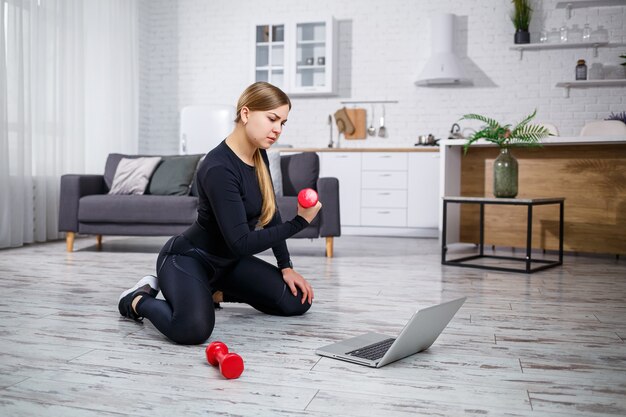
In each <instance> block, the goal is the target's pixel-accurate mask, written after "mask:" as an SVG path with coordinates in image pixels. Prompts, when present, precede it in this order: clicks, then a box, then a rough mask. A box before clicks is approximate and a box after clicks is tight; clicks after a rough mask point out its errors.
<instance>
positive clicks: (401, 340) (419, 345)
mask: <svg viewBox="0 0 626 417" xmlns="http://www.w3.org/2000/svg"><path fill="white" fill-rule="evenodd" d="M466 298H467V297H463V298H458V299H456V300H452V301H448V302H445V303H442V304H438V305H435V306H432V307H427V308H424V309H421V310H419V311H417V312H416V313H415V314H413V317H411V320H409V322H408V323H407V324H406V326H404V329H402V331H401V332H400V335H398V337H397V338H393V337H390V336H387V335H384V334H380V333H366V334H364V335H361V336H357V337H353V338H351V339H348V340H344V341H342V342H337V343H333V344H330V345H328V346H324V347H321V348H319V349H317V350H316V351H315V353H317V354H318V355H321V356H327V357H329V358H335V359H341V360H344V361H348V362H354V363H358V364H360V365H365V366H370V367H372V368H380V367H381V366H385V365H387V364H389V363H391V362H395V361H397V360H399V359H402V358H406V357H407V356H410V355H413V354H415V353H418V352H421V351H423V350H426V349H428V348H429V347H430V346H431V345H432V344H433V343H434V342H435V340H437V338H438V337H439V335H440V334H441V332H442V331H443V329H445V328H446V326H447V325H448V323H449V322H450V320H452V317H454V315H455V314H456V312H457V311H459V308H461V306H462V305H463V303H464V302H465V300H466Z"/></svg>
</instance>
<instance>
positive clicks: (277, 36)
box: [272, 25, 285, 42]
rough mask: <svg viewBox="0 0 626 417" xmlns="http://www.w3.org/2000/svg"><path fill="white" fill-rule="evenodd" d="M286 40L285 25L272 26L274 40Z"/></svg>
mask: <svg viewBox="0 0 626 417" xmlns="http://www.w3.org/2000/svg"><path fill="white" fill-rule="evenodd" d="M284 41H285V26H284V25H276V26H272V42H284Z"/></svg>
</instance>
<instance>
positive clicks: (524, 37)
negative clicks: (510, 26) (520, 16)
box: [514, 29, 530, 44]
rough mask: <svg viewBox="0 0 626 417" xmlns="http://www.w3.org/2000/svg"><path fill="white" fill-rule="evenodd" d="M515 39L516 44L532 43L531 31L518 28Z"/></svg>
mask: <svg viewBox="0 0 626 417" xmlns="http://www.w3.org/2000/svg"><path fill="white" fill-rule="evenodd" d="M514 40H515V43H516V44H520V43H530V32H529V31H527V30H522V29H518V30H517V32H515V37H514Z"/></svg>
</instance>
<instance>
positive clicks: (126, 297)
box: [117, 275, 159, 322]
mask: <svg viewBox="0 0 626 417" xmlns="http://www.w3.org/2000/svg"><path fill="white" fill-rule="evenodd" d="M138 294H146V295H149V296H151V297H156V296H157V295H158V294H159V282H158V281H157V278H156V277H155V276H154V275H146V276H145V277H143V278H141V279H140V280H139V281H137V283H136V284H135V285H134V286H133V287H132V288H129V289H127V290H126V291H124V292H123V293H122V294H121V295H120V298H119V303H118V304H117V308H118V310H119V312H120V314H121V315H122V316H124V317H127V318H129V319H133V320H135V321H136V322H141V321H142V319H143V317H140V316H139V315H138V314H137V313H135V311H134V310H133V307H132V303H133V300H134V299H135V297H136V296H137V295H138Z"/></svg>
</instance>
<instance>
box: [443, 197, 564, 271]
mask: <svg viewBox="0 0 626 417" xmlns="http://www.w3.org/2000/svg"><path fill="white" fill-rule="evenodd" d="M546 200H547V201H542V200H541V199H539V200H537V201H534V200H522V199H521V200H515V199H503V200H501V201H493V199H485V201H481V200H480V199H476V200H467V199H462V198H454V197H443V233H442V234H443V236H442V240H441V263H442V264H443V265H453V266H462V267H470V268H480V269H491V270H495V271H506V272H525V273H527V274H529V273H533V272H537V271H541V270H544V269H547V268H552V267H555V266H559V265H563V212H564V203H565V199H564V198H560V199H546ZM448 203H456V204H479V205H480V232H479V233H480V234H479V244H478V247H479V253H478V255H471V256H465V257H462V258H457V259H450V260H448V259H446V257H447V251H448V247H447V245H446V239H447V236H446V233H447V223H448V221H447V220H448V219H447V218H448ZM549 204H558V205H559V257H558V260H548V259H532V232H533V207H534V206H538V205H549ZM485 205H514V206H527V207H528V214H527V225H526V257H524V258H520V257H514V256H500V255H485V251H484V249H485V248H484V246H485V241H484V238H485V234H484V229H485ZM479 258H495V259H506V260H510V261H521V262H524V263H525V268H506V267H499V266H491V265H478V264H469V263H465V262H467V261H471V260H474V259H479ZM533 262H536V263H540V264H543V265H540V266H537V267H534V268H532V267H531V265H532V263H533Z"/></svg>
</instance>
